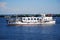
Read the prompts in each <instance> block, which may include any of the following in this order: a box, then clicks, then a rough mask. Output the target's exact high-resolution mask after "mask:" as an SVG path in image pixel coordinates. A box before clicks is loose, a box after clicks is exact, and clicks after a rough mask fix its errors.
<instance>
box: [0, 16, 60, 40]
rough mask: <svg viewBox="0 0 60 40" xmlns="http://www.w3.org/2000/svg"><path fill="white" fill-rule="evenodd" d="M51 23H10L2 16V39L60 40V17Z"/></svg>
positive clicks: (0, 31) (0, 24)
mask: <svg viewBox="0 0 60 40" xmlns="http://www.w3.org/2000/svg"><path fill="white" fill-rule="evenodd" d="M54 19H56V24H51V25H14V26H13V25H10V26H9V25H8V23H7V21H6V18H0V40H60V17H55V18H54Z"/></svg>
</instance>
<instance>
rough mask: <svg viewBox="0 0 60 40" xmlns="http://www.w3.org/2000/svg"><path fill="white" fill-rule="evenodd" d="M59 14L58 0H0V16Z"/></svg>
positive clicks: (59, 5)
mask: <svg viewBox="0 0 60 40" xmlns="http://www.w3.org/2000/svg"><path fill="white" fill-rule="evenodd" d="M42 13H45V14H50V13H51V14H59V13H60V0H0V14H42Z"/></svg>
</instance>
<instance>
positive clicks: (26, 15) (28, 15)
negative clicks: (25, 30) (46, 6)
mask: <svg viewBox="0 0 60 40" xmlns="http://www.w3.org/2000/svg"><path fill="white" fill-rule="evenodd" d="M5 16H6V17H7V16H10V17H16V16H17V17H31V16H35V17H39V16H41V14H19V15H0V17H5ZM46 16H52V17H60V14H46Z"/></svg>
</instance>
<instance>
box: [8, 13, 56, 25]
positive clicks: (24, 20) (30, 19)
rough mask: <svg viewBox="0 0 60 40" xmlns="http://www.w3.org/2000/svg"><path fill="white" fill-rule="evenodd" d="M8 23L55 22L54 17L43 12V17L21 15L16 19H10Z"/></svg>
mask: <svg viewBox="0 0 60 40" xmlns="http://www.w3.org/2000/svg"><path fill="white" fill-rule="evenodd" d="M8 24H55V20H54V19H53V18H52V17H46V16H45V14H43V15H42V16H41V17H21V18H16V20H15V21H14V20H13V21H9V22H8Z"/></svg>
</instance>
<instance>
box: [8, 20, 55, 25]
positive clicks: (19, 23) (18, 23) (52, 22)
mask: <svg viewBox="0 0 60 40" xmlns="http://www.w3.org/2000/svg"><path fill="white" fill-rule="evenodd" d="M8 24H9V25H25V24H27V25H28V24H55V21H50V22H43V23H41V22H38V23H23V22H13V23H8Z"/></svg>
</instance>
